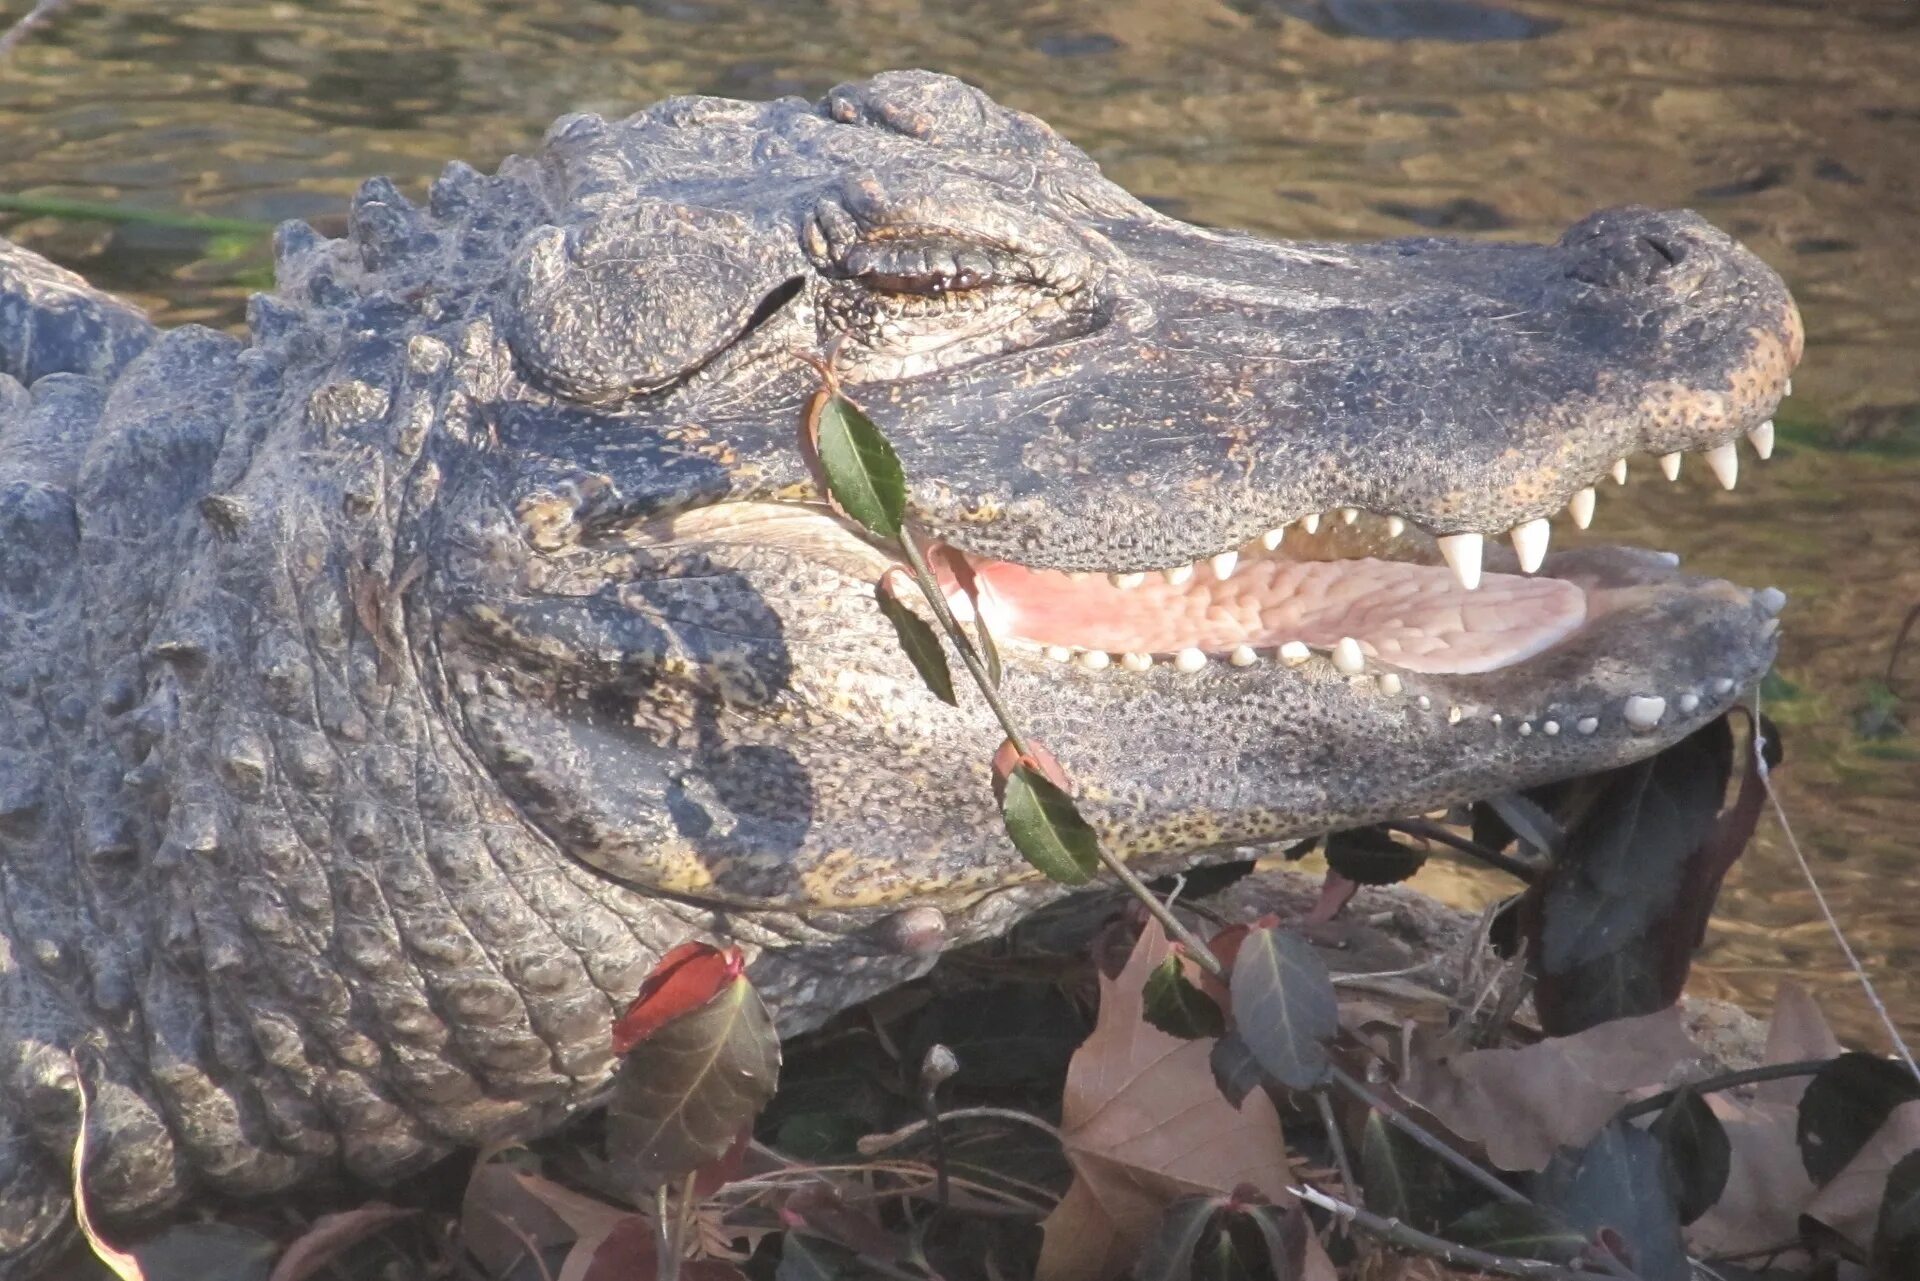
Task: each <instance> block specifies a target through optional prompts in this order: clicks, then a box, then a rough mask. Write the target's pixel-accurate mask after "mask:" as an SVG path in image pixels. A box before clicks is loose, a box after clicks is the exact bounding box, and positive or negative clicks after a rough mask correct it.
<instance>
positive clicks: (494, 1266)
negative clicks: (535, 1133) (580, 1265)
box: [460, 1161, 636, 1277]
mask: <svg viewBox="0 0 1920 1281" xmlns="http://www.w3.org/2000/svg"><path fill="white" fill-rule="evenodd" d="M633 1217H636V1216H635V1215H634V1213H633V1211H631V1210H624V1209H621V1208H619V1207H617V1206H612V1205H608V1204H606V1203H605V1202H603V1201H596V1200H594V1199H593V1198H592V1197H587V1196H582V1195H580V1194H579V1193H578V1192H574V1191H571V1190H569V1189H567V1188H564V1187H561V1186H560V1185H559V1184H558V1183H555V1182H553V1181H552V1180H550V1179H544V1178H542V1177H540V1176H539V1175H537V1174H528V1173H526V1172H524V1171H522V1170H516V1169H515V1168H514V1167H513V1166H511V1165H509V1164H508V1163H506V1162H504V1161H483V1162H481V1163H480V1164H479V1165H476V1166H475V1167H474V1171H473V1175H472V1177H470V1178H469V1179H468V1180H467V1191H466V1196H465V1199H464V1200H463V1201H462V1203H461V1207H460V1245H461V1247H462V1248H463V1249H465V1250H466V1252H467V1253H468V1254H470V1255H471V1256H473V1258H474V1260H475V1261H476V1262H477V1263H478V1264H479V1265H480V1268H481V1271H482V1273H483V1274H484V1275H486V1276H490V1277H504V1276H507V1275H508V1274H509V1273H510V1272H511V1271H512V1270H513V1269H514V1268H515V1267H516V1266H518V1265H519V1263H520V1262H521V1261H522V1260H524V1259H526V1258H527V1257H528V1256H529V1254H544V1253H545V1252H546V1251H548V1250H550V1249H554V1248H557V1247H560V1246H569V1245H572V1244H573V1243H574V1242H577V1241H580V1240H583V1239H588V1240H601V1239H604V1238H605V1237H606V1235H607V1234H608V1233H609V1232H611V1231H612V1229H613V1227H614V1225H615V1224H617V1223H618V1222H620V1221H621V1220H623V1219H629V1218H633Z"/></svg>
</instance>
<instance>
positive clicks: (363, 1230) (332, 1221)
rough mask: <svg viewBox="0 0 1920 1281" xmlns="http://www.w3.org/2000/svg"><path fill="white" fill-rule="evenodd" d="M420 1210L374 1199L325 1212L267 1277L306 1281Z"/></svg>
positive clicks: (287, 1251) (296, 1241)
mask: <svg viewBox="0 0 1920 1281" xmlns="http://www.w3.org/2000/svg"><path fill="white" fill-rule="evenodd" d="M417 1213H419V1212H418V1211H417V1210H405V1209H402V1208H401V1207H399V1206H397V1205H387V1204H385V1203H384V1202H380V1201H372V1202H369V1203H368V1204H366V1205H361V1206H355V1207H354V1208H353V1209H351V1210H344V1211H342V1212H341V1213H339V1214H323V1215H321V1216H320V1217H319V1218H317V1219H315V1220H314V1221H313V1222H312V1223H311V1224H309V1225H308V1226H307V1230H306V1231H305V1232H302V1233H301V1234H300V1235H299V1236H297V1237H295V1238H294V1240H293V1243H292V1244H291V1245H289V1246H288V1247H287V1248H286V1251H285V1252H284V1253H283V1254H281V1256H280V1260H279V1262H277V1263H275V1264H274V1265H273V1274H272V1275H271V1276H270V1277H269V1278H268V1281H306V1279H307V1278H308V1277H310V1276H312V1275H313V1274H314V1273H316V1272H318V1271H320V1269H322V1268H324V1267H326V1266H327V1265H328V1264H330V1263H332V1262H333V1261H334V1260H336V1259H338V1258H339V1257H340V1255H341V1253H342V1252H344V1251H345V1250H347V1249H348V1248H350V1247H352V1246H354V1245H358V1244H359V1243H360V1242H362V1241H364V1240H366V1239H367V1238H368V1237H370V1236H373V1235H374V1234H375V1233H377V1232H379V1231H380V1230H381V1229H383V1228H385V1227H387V1226H389V1225H390V1224H394V1223H398V1222H399V1221H400V1220H402V1219H410V1218H412V1217H413V1216H414V1215H415V1214H417Z"/></svg>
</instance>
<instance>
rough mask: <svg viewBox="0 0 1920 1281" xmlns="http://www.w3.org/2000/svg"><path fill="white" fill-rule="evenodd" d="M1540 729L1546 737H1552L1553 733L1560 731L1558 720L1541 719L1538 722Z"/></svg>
mask: <svg viewBox="0 0 1920 1281" xmlns="http://www.w3.org/2000/svg"><path fill="white" fill-rule="evenodd" d="M1540 730H1541V732H1542V733H1544V734H1545V735H1546V736H1547V737H1548V738H1552V737H1553V736H1554V735H1555V734H1558V733H1559V732H1560V722H1559V721H1542V722H1541V723H1540Z"/></svg>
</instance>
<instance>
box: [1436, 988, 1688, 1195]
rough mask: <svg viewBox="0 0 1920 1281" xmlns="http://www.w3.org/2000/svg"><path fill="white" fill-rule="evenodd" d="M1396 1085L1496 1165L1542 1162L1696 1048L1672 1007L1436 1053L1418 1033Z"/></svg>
mask: <svg viewBox="0 0 1920 1281" xmlns="http://www.w3.org/2000/svg"><path fill="white" fill-rule="evenodd" d="M1414 1044H1415V1049H1414V1052H1413V1053H1412V1054H1410V1055H1409V1056H1408V1059H1407V1066H1406V1071H1405V1073H1404V1074H1403V1075H1402V1077H1401V1081H1400V1084H1399V1086H1398V1089H1399V1092H1400V1094H1401V1095H1402V1096H1403V1097H1404V1098H1406V1099H1407V1100H1408V1101H1409V1102H1412V1103H1415V1104H1418V1105H1419V1106H1420V1107H1422V1108H1424V1109H1425V1110H1426V1111H1428V1112H1430V1113H1432V1114H1433V1116H1434V1117H1435V1118H1437V1119H1438V1120H1439V1121H1440V1123H1441V1124H1442V1125H1444V1126H1446V1127H1447V1128H1448V1129H1449V1130H1451V1131H1453V1132H1454V1133H1455V1134H1457V1135H1459V1136H1460V1137H1461V1138H1463V1139H1466V1140H1468V1141H1470V1142H1474V1143H1479V1144H1481V1145H1483V1146H1484V1147H1485V1148H1486V1151H1487V1159H1488V1160H1489V1161H1490V1162H1492V1163H1493V1165H1494V1166H1496V1167H1497V1168H1499V1169H1502V1170H1540V1169H1544V1168H1546V1165H1547V1162H1548V1161H1550V1160H1552V1159H1553V1154H1554V1152H1555V1150H1556V1149H1558V1148H1561V1147H1573V1148H1582V1147H1585V1146H1586V1145H1587V1144H1588V1143H1589V1142H1591V1141H1592V1139H1593V1137H1594V1136H1595V1135H1597V1134H1599V1133H1600V1131H1601V1129H1602V1127H1604V1126H1605V1125H1606V1123H1607V1121H1608V1120H1609V1119H1610V1118H1611V1117H1612V1116H1613V1115H1614V1113H1616V1112H1618V1111H1619V1110H1620V1108H1621V1106H1622V1104H1623V1103H1625V1102H1626V1095H1627V1092H1628V1091H1630V1090H1634V1089H1638V1088H1642V1087H1645V1086H1652V1085H1660V1084H1663V1083H1664V1082H1665V1081H1666V1079H1667V1077H1668V1076H1669V1075H1671V1074H1672V1072H1673V1069H1674V1067H1675V1066H1676V1065H1678V1064H1680V1063H1682V1062H1685V1061H1686V1060H1688V1059H1690V1058H1692V1057H1693V1056H1694V1053H1695V1050H1694V1046H1693V1042H1692V1041H1691V1040H1689V1039H1688V1037H1687V1033H1686V1029H1685V1026H1684V1024H1683V1021H1682V1019H1681V1016H1680V1011H1679V1009H1678V1007H1669V1008H1667V1009H1665V1010H1661V1011H1660V1012H1659V1013H1657V1014H1643V1015H1640V1016H1639V1017H1637V1018H1630V1019H1615V1020H1614V1021H1613V1022H1611V1023H1602V1024H1600V1025H1599V1026H1597V1027H1591V1028H1588V1029H1587V1030H1586V1031H1584V1032H1577V1033H1575V1034H1574V1035H1572V1036H1561V1037H1549V1038H1548V1039H1546V1040H1544V1041H1540V1042H1538V1043H1536V1044H1534V1045H1528V1046H1524V1047H1521V1048H1519V1049H1492V1050H1469V1051H1467V1052H1466V1053H1464V1054H1454V1055H1451V1056H1446V1057H1436V1056H1435V1055H1434V1054H1433V1053H1432V1051H1431V1048H1430V1045H1431V1042H1427V1041H1424V1040H1423V1039H1416V1040H1415V1043H1414Z"/></svg>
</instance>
